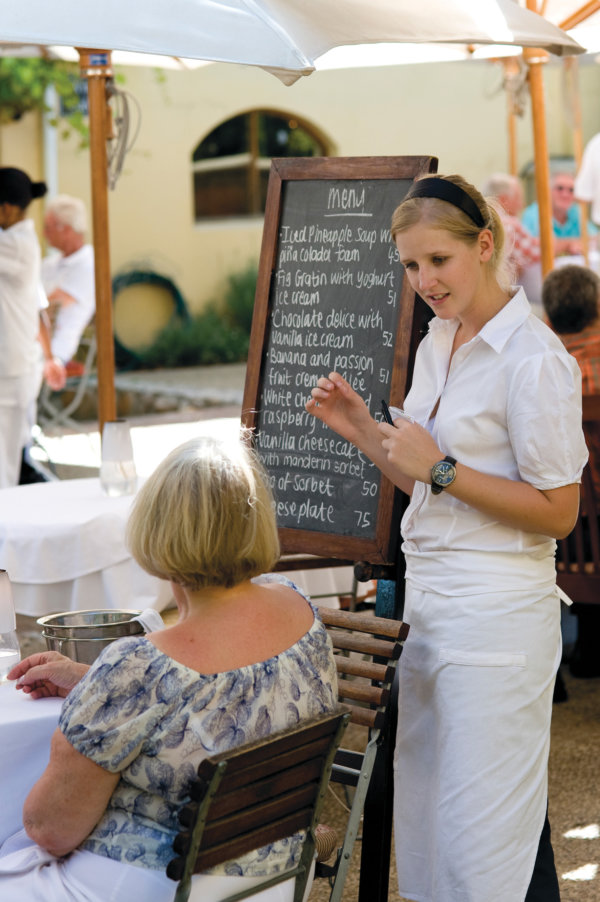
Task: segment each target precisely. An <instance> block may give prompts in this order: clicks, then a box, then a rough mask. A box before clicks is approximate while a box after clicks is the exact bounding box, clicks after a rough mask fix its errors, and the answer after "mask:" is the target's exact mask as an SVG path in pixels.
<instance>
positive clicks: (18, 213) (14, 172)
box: [0, 166, 62, 488]
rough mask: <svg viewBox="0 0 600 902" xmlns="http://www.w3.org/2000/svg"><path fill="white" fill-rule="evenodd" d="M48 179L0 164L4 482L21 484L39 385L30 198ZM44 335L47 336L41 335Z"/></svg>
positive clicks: (0, 480)
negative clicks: (39, 179)
mask: <svg viewBox="0 0 600 902" xmlns="http://www.w3.org/2000/svg"><path fill="white" fill-rule="evenodd" d="M46 190H47V189H46V185H45V183H44V182H32V181H31V179H30V178H29V176H28V175H27V173H25V172H23V171H22V170H21V169H15V168H13V167H10V166H2V167H0V488H8V487H9V486H14V485H17V483H18V481H19V470H20V466H21V451H22V448H23V447H24V446H25V444H26V443H27V441H28V438H29V436H28V431H29V421H28V408H29V407H30V405H31V404H32V403H33V401H34V400H35V397H36V394H37V389H38V388H39V369H40V361H39V353H40V352H39V345H38V341H37V338H38V333H39V332H40V305H41V304H40V301H41V298H43V297H44V296H43V291H42V288H41V283H40V257H41V254H40V246H39V242H38V239H37V235H36V233H35V229H34V225H33V222H32V221H31V219H27V218H26V213H27V208H28V207H29V204H30V203H31V201H32V200H34V199H35V198H38V197H43V196H44V195H45V193H46ZM42 338H43V336H42ZM42 347H43V348H44V357H45V363H44V377H45V378H46V379H47V380H48V382H49V383H50V384H53V383H54V384H57V385H58V384H59V383H60V381H61V379H62V374H61V369H62V365H61V364H58V362H56V361H54V360H53V358H52V356H51V351H50V349H49V347H50V346H49V342H48V341H42Z"/></svg>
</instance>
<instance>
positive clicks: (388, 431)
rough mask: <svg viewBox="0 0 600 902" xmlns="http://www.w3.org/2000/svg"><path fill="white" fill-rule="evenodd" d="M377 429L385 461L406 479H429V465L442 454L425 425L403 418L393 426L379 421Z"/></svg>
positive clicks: (436, 460) (397, 420) (428, 480)
mask: <svg viewBox="0 0 600 902" xmlns="http://www.w3.org/2000/svg"><path fill="white" fill-rule="evenodd" d="M378 429H379V433H380V435H381V437H382V439H383V440H382V443H381V445H382V447H383V449H384V451H385V452H386V454H387V460H388V463H389V464H391V466H392V467H393V468H394V469H396V470H399V471H400V472H401V473H402V475H403V476H405V477H407V478H408V479H411V480H419V481H420V482H426V483H429V482H430V481H431V468H432V466H433V465H434V464H435V463H437V462H438V460H441V459H442V458H443V456H444V455H443V453H442V452H441V451H440V449H439V448H438V446H437V445H436V443H435V441H434V439H433V438H432V437H431V434H430V433H429V432H428V431H427V429H424V428H423V426H420V425H419V424H418V423H411V422H410V421H409V420H405V419H403V418H398V419H396V420H394V425H393V426H389V425H388V424H387V423H380V424H379V426H378Z"/></svg>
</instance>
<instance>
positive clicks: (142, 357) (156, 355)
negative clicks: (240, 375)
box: [137, 307, 249, 368]
mask: <svg viewBox="0 0 600 902" xmlns="http://www.w3.org/2000/svg"><path fill="white" fill-rule="evenodd" d="M248 343H249V336H248V335H247V334H246V333H245V332H243V331H242V330H241V329H239V328H238V327H236V326H231V325H229V323H227V322H226V321H225V320H224V318H223V317H222V316H221V315H220V314H219V313H218V312H217V310H215V308H214V307H210V308H208V309H206V310H204V311H203V312H202V313H201V314H199V315H198V316H195V317H193V318H192V320H191V322H189V323H186V324H184V325H182V324H181V323H173V324H172V325H169V326H167V327H166V328H165V329H163V331H162V332H161V333H160V335H159V336H158V337H157V339H156V340H155V341H154V343H153V344H152V345H151V346H150V347H149V348H147V349H146V350H145V351H139V352H138V355H137V356H138V358H139V366H141V367H142V368H144V367H147V368H153V367H167V368H176V367H179V366H210V365H211V364H214V363H236V362H238V361H243V360H246V359H247V357H248Z"/></svg>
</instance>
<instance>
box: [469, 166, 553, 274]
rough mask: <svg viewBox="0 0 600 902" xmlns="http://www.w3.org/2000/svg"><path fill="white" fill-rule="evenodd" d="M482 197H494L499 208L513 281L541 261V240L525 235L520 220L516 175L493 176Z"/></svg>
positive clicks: (519, 187)
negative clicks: (525, 269)
mask: <svg viewBox="0 0 600 902" xmlns="http://www.w3.org/2000/svg"><path fill="white" fill-rule="evenodd" d="M481 191H482V194H483V195H484V196H485V197H495V198H496V199H497V200H498V202H499V204H500V207H499V209H498V213H499V214H500V218H501V220H502V225H503V226H504V232H505V235H506V246H507V248H508V260H509V262H510V264H511V265H512V266H513V268H514V274H515V278H516V281H517V282H518V281H519V278H520V276H521V273H522V271H523V269H524V268H525V267H526V266H529V265H530V264H531V263H539V262H540V260H541V259H542V251H541V247H540V240H539V238H537V237H536V236H535V235H532V234H531V232H528V231H527V229H526V228H525V226H524V225H523V223H522V222H521V220H520V219H519V216H520V214H521V212H522V210H523V205H524V197H523V186H522V184H521V182H520V180H519V179H518V178H517V176H516V175H509V174H508V173H505V172H496V173H494V175H491V176H490V177H489V179H488V180H487V181H486V182H485V184H484V185H483V186H482V189H481Z"/></svg>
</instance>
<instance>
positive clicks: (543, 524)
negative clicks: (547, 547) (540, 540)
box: [432, 458, 579, 539]
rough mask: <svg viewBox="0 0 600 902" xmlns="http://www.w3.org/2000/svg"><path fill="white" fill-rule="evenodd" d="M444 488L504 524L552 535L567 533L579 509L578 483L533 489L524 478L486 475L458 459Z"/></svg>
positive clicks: (562, 535) (572, 525)
mask: <svg viewBox="0 0 600 902" xmlns="http://www.w3.org/2000/svg"><path fill="white" fill-rule="evenodd" d="M438 460H439V458H438ZM432 466H433V464H432ZM445 491H447V492H448V494H450V495H453V496H454V497H455V498H458V499H459V501H463V502H464V503H465V504H468V505H470V507H474V508H476V509H477V510H479V511H481V512H482V513H483V514H487V515H488V516H489V517H493V518H494V519H495V520H498V522H500V523H503V524H504V525H505V526H512V527H513V528H514V529H522V530H523V531H524V532H535V533H539V534H540V535H544V536H551V537H552V538H553V539H564V538H566V537H567V536H568V535H569V533H570V532H571V530H572V529H573V527H574V526H575V521H576V520H577V514H578V511H579V485H578V484H577V483H572V484H571V485H563V486H560V487H559V488H557V489H536V488H534V486H532V485H530V484H529V483H527V482H515V481H513V480H512V479H503V478H501V477H499V476H489V475H487V474H486V473H480V472H479V471H477V470H472V469H471V468H470V467H464V466H462V465H461V464H460V463H458V464H457V465H456V479H455V480H454V482H453V483H452V485H451V486H449V487H448V488H447V489H445Z"/></svg>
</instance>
